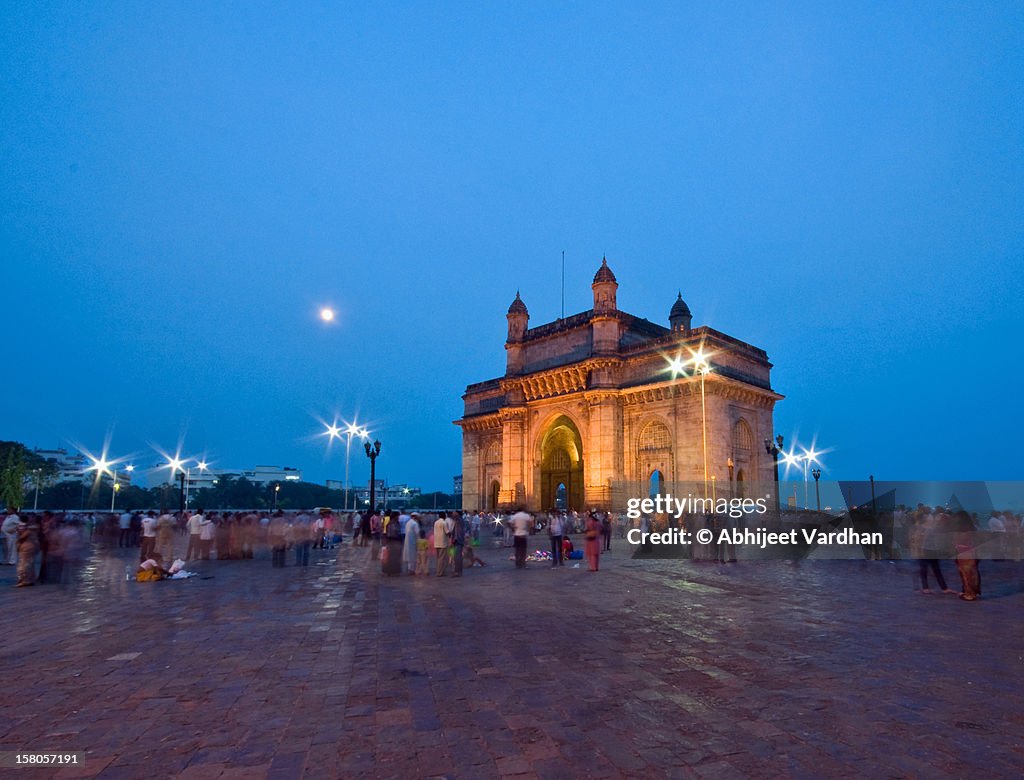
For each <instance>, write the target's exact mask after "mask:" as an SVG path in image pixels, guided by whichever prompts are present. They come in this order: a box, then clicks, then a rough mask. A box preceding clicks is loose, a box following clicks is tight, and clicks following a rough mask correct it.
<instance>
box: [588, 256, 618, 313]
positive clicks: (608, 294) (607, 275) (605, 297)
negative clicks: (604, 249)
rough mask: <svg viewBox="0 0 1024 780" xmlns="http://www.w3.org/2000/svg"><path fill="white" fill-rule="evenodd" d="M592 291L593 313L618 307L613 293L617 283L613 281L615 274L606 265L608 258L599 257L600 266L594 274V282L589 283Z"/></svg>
mask: <svg viewBox="0 0 1024 780" xmlns="http://www.w3.org/2000/svg"><path fill="white" fill-rule="evenodd" d="M590 288H591V289H592V290H593V291H594V314H605V313H607V312H610V311H615V310H616V309H618V304H617V303H616V301H615V294H616V292H618V289H619V283H618V282H617V281H615V274H613V273H612V269H611V268H609V267H608V258H607V257H602V258H601V267H600V268H598V269H597V273H596V274H594V283H593V284H592V285H590Z"/></svg>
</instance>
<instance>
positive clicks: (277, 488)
mask: <svg viewBox="0 0 1024 780" xmlns="http://www.w3.org/2000/svg"><path fill="white" fill-rule="evenodd" d="M280 492H281V483H280V482H275V483H274V510H275V511H276V510H277V494H278V493H280Z"/></svg>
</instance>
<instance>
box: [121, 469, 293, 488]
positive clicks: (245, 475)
mask: <svg viewBox="0 0 1024 780" xmlns="http://www.w3.org/2000/svg"><path fill="white" fill-rule="evenodd" d="M184 473H185V480H186V482H187V484H188V489H189V490H190V491H193V490H202V489H203V488H215V487H216V486H217V483H218V482H219V481H220V480H221V478H223V477H231V478H232V479H246V480H248V481H249V482H252V483H253V484H255V485H264V486H265V485H271V484H273V483H275V482H301V481H302V472H301V471H300V470H299V469H296V468H292V467H291V466H256V467H255V468H252V469H217V468H205V469H201V468H199V467H198V466H196V465H192V466H190V467H185V470H184ZM163 474H164V475H168V474H169V469H166V468H165V469H164V470H163ZM180 478H181V477H180V476H179V475H178V474H174V475H173V476H172V477H171V478H170V479H169V480H168V482H173V483H175V484H177V483H178V480H179V479H180ZM118 479H119V480H120V476H119V477H118Z"/></svg>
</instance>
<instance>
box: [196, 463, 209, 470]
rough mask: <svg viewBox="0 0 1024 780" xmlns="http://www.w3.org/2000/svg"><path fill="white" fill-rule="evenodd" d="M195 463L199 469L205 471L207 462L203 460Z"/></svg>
mask: <svg viewBox="0 0 1024 780" xmlns="http://www.w3.org/2000/svg"><path fill="white" fill-rule="evenodd" d="M196 465H197V466H199V470H200V471H206V466H207V463H206V461H205V460H201V461H199V463H197V464H196Z"/></svg>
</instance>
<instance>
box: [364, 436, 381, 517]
mask: <svg viewBox="0 0 1024 780" xmlns="http://www.w3.org/2000/svg"><path fill="white" fill-rule="evenodd" d="M363 448H364V449H365V450H366V457H368V458H369V459H370V512H371V514H372V513H373V512H375V511H376V510H377V504H376V501H377V495H376V488H377V457H378V456H379V455H380V439H377V440H375V441H374V442H373V444H372V445H371V444H370V442H364V443H363Z"/></svg>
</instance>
